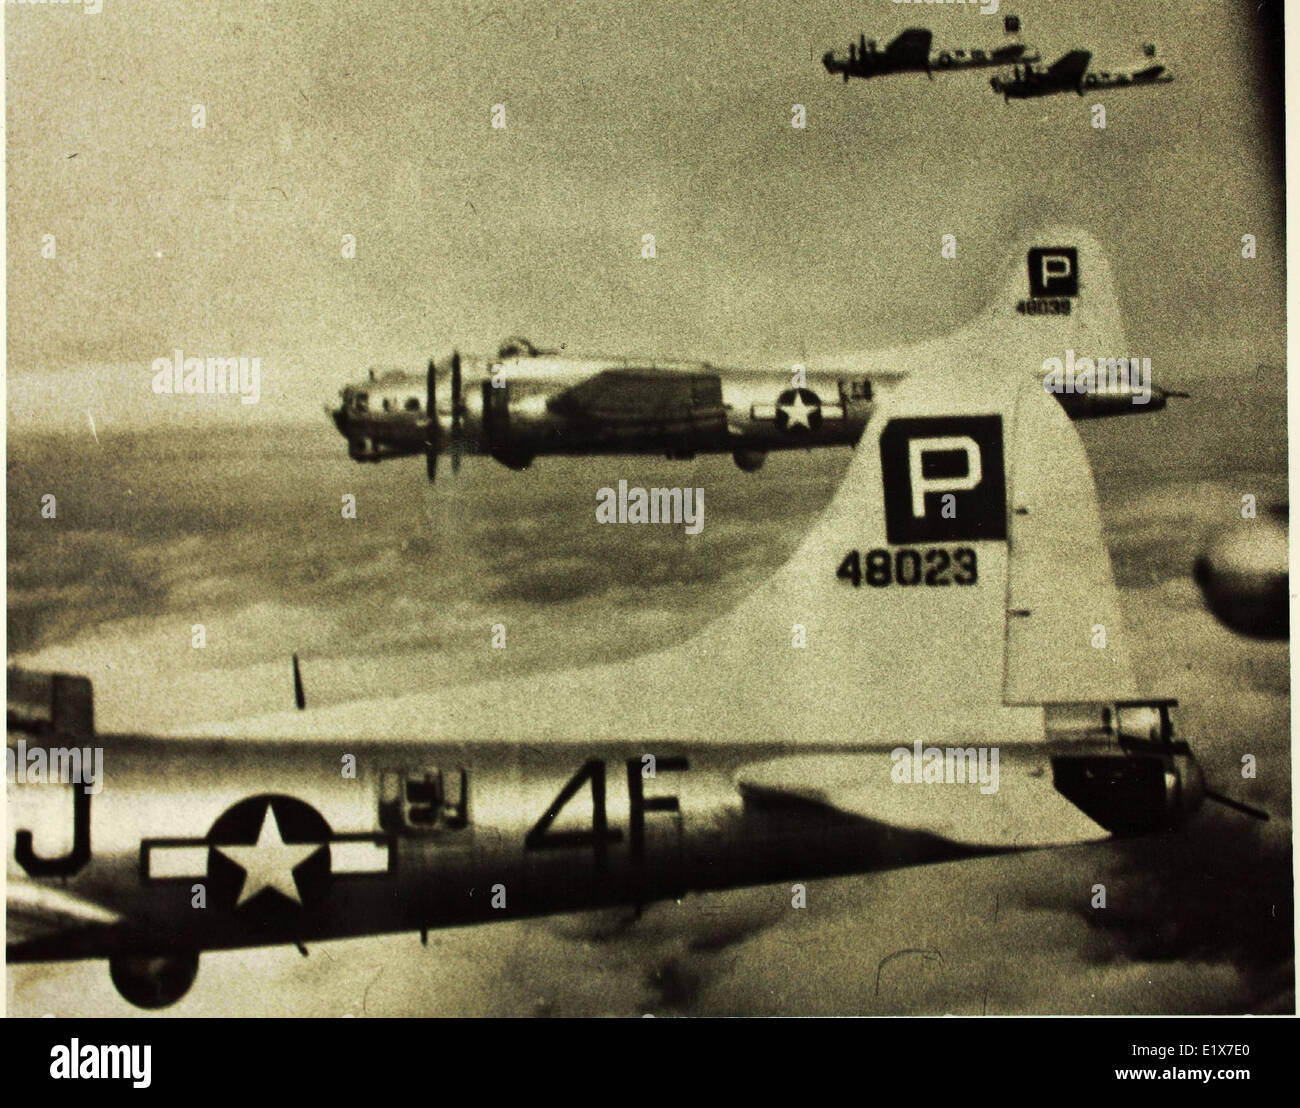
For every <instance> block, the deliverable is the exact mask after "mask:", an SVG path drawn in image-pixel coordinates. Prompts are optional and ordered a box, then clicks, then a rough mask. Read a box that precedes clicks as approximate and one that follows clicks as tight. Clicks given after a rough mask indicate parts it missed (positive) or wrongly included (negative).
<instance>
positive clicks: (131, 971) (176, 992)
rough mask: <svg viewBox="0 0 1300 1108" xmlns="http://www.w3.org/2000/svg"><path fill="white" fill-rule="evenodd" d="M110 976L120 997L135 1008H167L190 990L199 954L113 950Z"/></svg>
mask: <svg viewBox="0 0 1300 1108" xmlns="http://www.w3.org/2000/svg"><path fill="white" fill-rule="evenodd" d="M108 972H109V976H110V977H112V979H113V984H114V985H115V986H116V987H117V991H118V992H119V993H121V994H122V996H123V998H125V999H126V1000H128V1001H130V1002H131V1003H132V1004H134V1005H135V1006H136V1007H137V1008H166V1007H168V1005H171V1004H175V1003H176V1002H177V1001H178V1000H180V998H181V997H183V996H184V995H185V994H186V993H187V992H189V989H190V986H191V985H193V984H194V978H195V977H197V976H198V972H199V956H198V955H197V954H193V953H185V954H115V955H114V956H113V957H111V958H110V959H109V960H108Z"/></svg>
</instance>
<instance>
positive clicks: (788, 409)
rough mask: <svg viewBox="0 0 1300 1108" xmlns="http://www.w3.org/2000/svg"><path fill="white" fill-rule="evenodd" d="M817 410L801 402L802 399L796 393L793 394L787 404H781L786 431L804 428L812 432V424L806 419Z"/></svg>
mask: <svg viewBox="0 0 1300 1108" xmlns="http://www.w3.org/2000/svg"><path fill="white" fill-rule="evenodd" d="M816 410H817V409H816V408H814V407H811V406H810V405H808V404H805V403H804V402H803V397H802V396H800V395H799V394H798V393H795V394H794V399H793V400H791V401H790V403H789V404H782V405H781V411H783V412H785V416H786V424H785V426H786V430H790V429H791V428H792V427H806V428H808V430H809V431H811V430H812V424H811V423H809V422H808V417H809V416H810V415H811V414H812V413H813V412H815V411H816Z"/></svg>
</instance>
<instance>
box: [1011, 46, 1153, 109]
mask: <svg viewBox="0 0 1300 1108" xmlns="http://www.w3.org/2000/svg"><path fill="white" fill-rule="evenodd" d="M1144 50H1145V53H1146V56H1147V58H1148V59H1154V58H1155V53H1156V51H1155V47H1154V46H1151V45H1148V46H1146V47H1145V48H1144ZM1173 79H1174V75H1173V74H1172V73H1170V72H1169V70H1168V68H1166V66H1165V65H1164V64H1163V63H1162V62H1157V61H1154V60H1149V61H1147V62H1145V63H1141V64H1138V65H1131V66H1120V67H1117V68H1112V69H1097V68H1095V67H1094V66H1093V65H1092V53H1091V52H1090V51H1088V50H1071V51H1070V52H1069V53H1067V54H1063V55H1062V56H1061V57H1060V58H1058V59H1057V60H1056V61H1054V62H1053V63H1052V64H1051V65H1050V66H1044V65H1034V64H1029V63H1028V62H1027V61H1026V64H1023V65H1022V64H1017V65H1014V66H1012V67H1011V69H1009V70H1007V71H1006V72H1004V73H1000V74H998V75H996V76H994V77H991V78H989V87H990V88H992V89H993V91H994V92H1000V93H1001V94H1002V99H1003V100H1029V99H1033V98H1035V97H1039V96H1053V95H1055V94H1057V93H1062V92H1073V93H1077V94H1078V95H1079V96H1083V95H1084V94H1085V93H1088V92H1101V91H1104V90H1106V89H1121V88H1137V87H1138V86H1141V85H1164V84H1168V83H1169V82H1170V81H1172V80H1173Z"/></svg>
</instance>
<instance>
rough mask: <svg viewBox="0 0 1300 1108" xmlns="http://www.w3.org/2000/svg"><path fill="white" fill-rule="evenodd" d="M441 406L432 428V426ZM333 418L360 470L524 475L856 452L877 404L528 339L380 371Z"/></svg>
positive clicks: (848, 393) (809, 382) (861, 394)
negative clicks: (482, 462) (400, 462)
mask: <svg viewBox="0 0 1300 1108" xmlns="http://www.w3.org/2000/svg"><path fill="white" fill-rule="evenodd" d="M430 398H432V400H433V411H434V413H435V415H436V420H435V421H433V422H431V421H430V420H429V419H428V416H427V412H428V411H429V400H430ZM340 400H341V403H340V405H339V407H338V408H336V409H333V410H332V411H331V412H330V414H331V417H332V418H333V420H334V424H335V426H336V427H337V428H338V430H339V433H340V434H342V435H343V436H344V437H345V438H346V439H347V440H348V454H349V456H350V457H351V458H353V460H355V461H358V462H378V461H382V460H384V459H387V458H396V457H410V456H413V455H424V456H426V458H428V459H429V460H430V462H429V475H430V479H432V478H433V476H434V473H435V470H436V461H435V459H436V457H437V456H438V455H439V454H449V455H451V458H452V464H453V465H454V466H455V465H458V463H459V459H460V458H461V457H462V456H465V455H489V456H491V457H493V458H495V459H496V460H497V461H499V462H501V463H502V464H503V465H505V466H507V467H508V468H511V469H526V468H527V467H528V466H529V465H531V464H532V462H533V460H534V459H535V458H537V457H538V456H539V455H548V454H554V455H598V454H642V453H648V454H659V455H666V456H668V457H670V458H689V457H693V456H694V455H696V454H731V455H732V457H733V458H734V459H735V462H736V464H737V465H738V466H739V467H740V468H741V469H743V470H746V471H753V470H756V469H758V468H759V467H761V466H762V464H763V461H764V459H765V457H766V455H767V454H768V452H769V451H773V450H796V449H808V448H810V447H822V446H852V445H853V444H854V443H855V442H857V440H858V438H859V437H860V436H861V434H862V429H863V428H864V427H865V426H866V422H867V418H868V416H869V414H870V412H871V406H872V382H871V381H870V380H869V379H867V378H865V377H861V376H852V375H846V374H835V373H826V372H814V371H804V372H800V371H799V370H798V369H797V367H792V368H791V369H790V370H788V371H786V372H784V373H781V372H770V373H754V372H749V371H744V370H724V369H719V368H717V367H714V366H712V365H710V364H709V363H707V362H678V361H662V360H656V359H652V358H647V359H633V358H625V357H600V356H593V357H581V356H559V355H557V354H555V353H553V352H550V351H539V350H536V349H535V348H533V347H532V346H531V345H530V344H529V343H528V342H527V340H524V339H513V340H510V341H508V342H507V343H506V344H505V345H503V347H502V348H501V350H500V351H499V352H498V355H497V357H495V358H491V359H474V358H469V357H464V358H462V356H461V355H460V354H459V353H453V354H452V355H451V356H450V357H449V358H446V359H443V360H442V361H441V362H438V363H435V362H431V363H430V365H429V368H428V371H427V372H426V373H425V374H423V375H419V376H417V375H415V374H411V373H407V372H403V371H401V370H388V371H384V370H380V369H377V368H376V369H372V370H371V371H370V378H369V380H366V381H361V382H356V383H353V384H349V385H347V386H346V387H345V388H343V389H342V390H341V392H340Z"/></svg>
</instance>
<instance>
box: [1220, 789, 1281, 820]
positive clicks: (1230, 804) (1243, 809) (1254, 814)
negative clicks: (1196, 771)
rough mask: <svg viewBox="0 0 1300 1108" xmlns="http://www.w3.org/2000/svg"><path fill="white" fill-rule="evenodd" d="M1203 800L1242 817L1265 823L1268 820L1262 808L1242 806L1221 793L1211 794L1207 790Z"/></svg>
mask: <svg viewBox="0 0 1300 1108" xmlns="http://www.w3.org/2000/svg"><path fill="white" fill-rule="evenodd" d="M1205 799H1206V800H1214V801H1217V802H1218V803H1219V804H1222V805H1223V806H1224V807H1225V808H1231V809H1232V810H1233V811H1234V812H1240V813H1241V814H1242V815H1246V816H1250V817H1251V818H1252V819H1258V820H1264V821H1266V822H1267V820H1268V813H1267V812H1266V811H1264V810H1263V809H1262V808H1254V807H1251V805H1249V804H1243V803H1242V802H1241V801H1240V800H1233V799H1232V797H1230V796H1224V795H1223V794H1222V793H1212V792H1210V790H1209V789H1206V790H1205Z"/></svg>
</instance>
